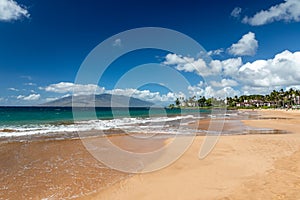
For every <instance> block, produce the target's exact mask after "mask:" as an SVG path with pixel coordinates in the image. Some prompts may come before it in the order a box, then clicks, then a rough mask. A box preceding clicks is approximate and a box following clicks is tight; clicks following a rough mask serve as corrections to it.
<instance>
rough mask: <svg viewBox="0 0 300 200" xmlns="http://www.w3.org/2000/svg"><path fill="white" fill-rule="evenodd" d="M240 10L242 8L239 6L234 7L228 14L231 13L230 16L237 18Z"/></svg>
mask: <svg viewBox="0 0 300 200" xmlns="http://www.w3.org/2000/svg"><path fill="white" fill-rule="evenodd" d="M241 12H242V8H240V7H235V8H234V9H233V10H232V12H231V14H230V15H231V16H232V17H235V18H239V17H240V15H241Z"/></svg>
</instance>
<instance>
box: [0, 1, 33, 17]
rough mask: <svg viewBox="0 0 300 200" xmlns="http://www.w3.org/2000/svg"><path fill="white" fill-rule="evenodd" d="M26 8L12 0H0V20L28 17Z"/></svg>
mask: <svg viewBox="0 0 300 200" xmlns="http://www.w3.org/2000/svg"><path fill="white" fill-rule="evenodd" d="M29 16H30V14H29V12H28V10H26V8H24V7H23V6H21V5H19V4H18V3H17V2H16V1H14V0H0V21H12V20H18V19H20V18H22V17H27V18H28V17H29Z"/></svg>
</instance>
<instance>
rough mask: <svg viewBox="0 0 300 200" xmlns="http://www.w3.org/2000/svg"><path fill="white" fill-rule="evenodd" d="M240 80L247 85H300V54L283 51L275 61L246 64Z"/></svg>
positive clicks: (240, 73)
mask: <svg viewBox="0 0 300 200" xmlns="http://www.w3.org/2000/svg"><path fill="white" fill-rule="evenodd" d="M238 79H239V80H240V81H241V82H242V83H243V84H245V85H248V86H255V87H274V86H282V87H283V86H289V85H298V84H299V83H300V52H295V53H292V52H290V51H287V50H286V51H283V52H281V53H279V54H277V55H275V57H274V58H273V59H268V60H256V61H254V62H252V63H250V62H248V63H246V64H244V65H243V66H242V67H241V68H240V69H239V72H238Z"/></svg>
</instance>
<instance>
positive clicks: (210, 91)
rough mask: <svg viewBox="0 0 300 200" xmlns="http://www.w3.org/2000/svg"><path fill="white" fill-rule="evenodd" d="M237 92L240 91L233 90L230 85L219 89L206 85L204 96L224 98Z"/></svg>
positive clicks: (237, 93)
mask: <svg viewBox="0 0 300 200" xmlns="http://www.w3.org/2000/svg"><path fill="white" fill-rule="evenodd" d="M239 94H240V91H238V90H234V89H233V88H232V87H224V88H221V89H219V90H216V89H215V88H213V87H211V86H207V87H206V88H205V97H215V98H221V99H224V98H225V97H230V96H235V95H239Z"/></svg>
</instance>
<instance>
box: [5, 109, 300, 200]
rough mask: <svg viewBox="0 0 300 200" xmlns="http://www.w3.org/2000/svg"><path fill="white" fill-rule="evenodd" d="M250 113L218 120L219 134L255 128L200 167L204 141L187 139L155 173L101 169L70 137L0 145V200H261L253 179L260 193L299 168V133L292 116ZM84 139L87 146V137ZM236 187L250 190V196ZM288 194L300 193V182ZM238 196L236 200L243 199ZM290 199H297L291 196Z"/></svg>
mask: <svg viewBox="0 0 300 200" xmlns="http://www.w3.org/2000/svg"><path fill="white" fill-rule="evenodd" d="M247 112H249V111H247ZM250 112H252V111H250ZM252 114H253V116H254V117H245V118H241V119H235V118H233V119H232V120H231V121H230V120H225V126H224V130H230V131H236V132H238V131H241V130H244V129H245V127H253V128H255V127H257V131H258V132H257V134H243V135H241V134H234V135H223V136H221V137H220V138H219V141H218V143H217V144H216V146H215V148H214V149H213V151H212V152H211V153H210V154H209V155H208V156H207V157H206V158H205V159H202V160H199V158H198V153H199V148H200V147H201V144H202V143H203V141H204V139H205V136H203V135H198V136H195V139H194V141H193V143H192V144H191V146H190V147H189V148H188V149H187V151H186V152H185V153H184V154H183V156H181V157H180V158H179V159H178V160H176V161H175V162H174V163H172V164H171V165H170V166H167V167H165V168H163V169H161V170H159V171H155V172H151V173H145V174H129V173H123V172H119V171H116V170H112V169H109V168H108V167H106V166H105V165H103V164H101V163H100V162H99V161H98V160H96V159H95V158H94V157H93V156H92V155H91V154H90V153H89V152H88V151H87V150H86V147H85V146H84V145H83V144H82V141H81V140H80V139H78V138H71V139H62V140H48V141H43V140H35V141H30V142H28V141H27V142H26V141H25V142H11V143H0V149H1V150H0V161H1V162H0V175H1V176H0V177H1V178H0V179H1V182H2V183H4V184H3V187H0V194H1V195H0V198H4V199H10V198H12V199H20V198H27V199H28V198H34V199H41V198H50V197H52V198H67V197H74V198H75V197H76V198H78V199H100V200H101V199H124V200H126V199H142V200H143V199H144V200H148V199H158V198H162V199H176V198H177V199H178V198H180V199H188V200H189V199H190V200H194V199H222V200H225V199H251V194H253V193H254V194H255V195H256V194H257V195H258V196H256V197H257V198H259V197H264V195H266V194H261V193H260V192H259V191H258V188H257V187H256V186H255V184H254V183H255V180H260V182H259V183H260V184H262V185H261V187H264V185H263V183H264V182H263V181H264V180H269V179H270V183H269V184H270V185H272V184H276V182H275V181H272V178H273V175H272V174H276V176H278V177H279V178H284V176H283V175H282V174H280V172H281V171H278V170H277V168H278V167H279V168H280V170H285V164H286V163H288V164H287V167H288V168H292V169H294V168H293V165H296V166H297V165H298V166H300V165H299V164H300V163H297V162H298V161H300V153H298V152H300V133H298V132H297V130H300V112H289V111H282V110H281V111H270V110H267V111H264V110H263V111H254V112H253V113H252ZM257 114H259V115H257ZM256 116H259V117H256ZM208 121H209V120H203V119H201V120H200V121H198V122H197V123H194V124H190V126H196V127H197V128H200V129H208V127H209V124H208ZM241 123H242V124H245V125H241ZM266 128H269V129H277V130H285V131H288V133H290V134H258V133H259V132H260V131H261V130H264V129H266ZM260 133H262V132H260ZM280 133H282V132H280ZM141 136H143V134H141ZM166 136H168V135H167V134H166ZM173 136H174V135H171V136H170V135H169V137H159V135H158V137H156V138H155V137H154V138H152V141H150V142H149V141H147V142H146V143H143V142H142V141H141V140H136V139H135V138H134V137H133V138H132V137H131V136H128V135H126V134H124V133H117V134H112V135H109V136H108V138H109V139H110V141H111V142H112V143H114V144H115V145H117V146H119V147H121V148H122V149H124V150H126V151H130V152H136V153H147V152H152V151H153V150H155V149H157V148H162V147H164V146H165V145H167V144H168V143H170V138H172V137H173ZM187 137H190V136H184V135H180V137H178V140H179V141H181V140H182V141H184V140H185V139H186V138H187ZM85 139H87V140H89V139H90V140H93V137H87V138H85ZM290 158H291V160H292V162H290V161H289V160H290ZM272 170H273V171H272ZM299 172H300V169H295V172H294V171H292V172H288V173H289V174H290V175H291V174H292V175H293V174H296V175H297V174H298V175H299V177H300V174H299ZM281 175H282V177H281ZM12 180H13V181H12ZM292 180H293V181H294V182H293V183H288V184H295V185H296V186H297V184H298V182H297V180H294V179H292ZM285 181H288V180H285ZM244 185H247V188H249V187H250V188H251V187H253V191H252V193H251V192H250V193H249V192H248V190H246V189H247V188H245V187H244ZM249 185H250V186H249ZM282 187H283V188H285V190H289V189H290V188H287V187H286V186H285V187H284V186H282ZM267 189H269V188H268V187H267V188H266V190H267ZM296 189H300V183H299V187H298V186H297V187H296ZM245 190H246V191H245ZM12 191H17V193H12ZM53 195H54V196H53ZM240 195H244V196H242V197H243V198H240ZM247 195H248V196H247ZM259 195H261V196H259ZM267 195H271V193H270V194H267ZM288 195H290V194H288ZM293 195H294V196H293V197H297V198H298V196H297V194H294V193H293ZM268 197H270V198H273V196H268ZM299 198H300V197H299Z"/></svg>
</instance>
